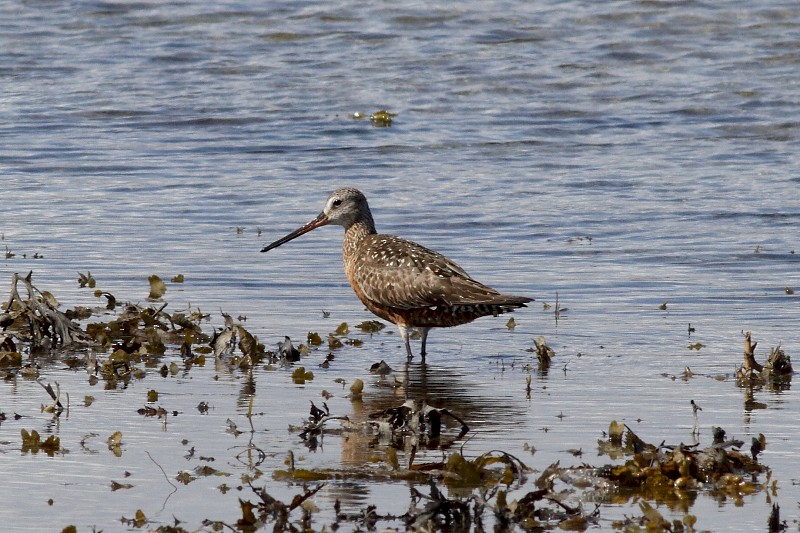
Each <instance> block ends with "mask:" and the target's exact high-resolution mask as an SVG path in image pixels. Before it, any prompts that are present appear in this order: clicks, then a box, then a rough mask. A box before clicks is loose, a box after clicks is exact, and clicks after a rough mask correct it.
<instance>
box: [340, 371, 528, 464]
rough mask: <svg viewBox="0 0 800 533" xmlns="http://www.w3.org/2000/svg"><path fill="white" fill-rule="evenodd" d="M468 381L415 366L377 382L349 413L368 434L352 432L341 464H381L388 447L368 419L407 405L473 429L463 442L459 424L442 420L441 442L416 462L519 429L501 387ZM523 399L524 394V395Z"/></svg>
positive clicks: (422, 452)
mask: <svg viewBox="0 0 800 533" xmlns="http://www.w3.org/2000/svg"><path fill="white" fill-rule="evenodd" d="M395 378H396V381H395ZM468 378H469V376H468V375H467V374H465V373H463V372H459V371H458V369H457V368H447V367H435V368H433V367H431V366H429V365H425V364H414V363H411V364H408V363H404V364H403V365H402V367H401V368H400V369H396V370H395V371H394V372H393V374H391V375H389V376H387V377H386V378H383V379H381V378H376V379H375V381H374V382H373V383H372V384H371V385H368V386H367V387H366V389H365V392H364V394H363V396H362V399H361V401H354V402H352V403H351V407H352V410H351V412H350V413H347V416H348V418H349V419H350V421H351V422H352V423H353V426H354V427H360V428H364V431H361V432H359V431H349V432H347V433H346V434H345V435H344V437H343V442H342V464H343V465H345V466H348V465H349V466H358V465H366V464H370V463H371V462H372V461H374V459H375V457H376V456H377V457H380V458H383V456H384V454H385V451H386V450H385V446H381V443H380V442H379V439H377V437H376V435H375V432H374V431H373V430H372V429H370V428H371V425H370V422H371V418H370V415H372V414H374V413H380V412H383V411H387V410H389V409H392V408H395V407H398V406H400V405H402V404H403V402H405V401H406V400H414V401H415V402H418V403H421V402H425V403H427V404H428V405H430V406H431V407H434V408H436V409H446V410H447V411H449V412H451V413H452V414H453V415H454V417H457V418H460V419H461V420H463V421H464V422H465V423H466V424H467V425H468V426H469V427H470V431H469V432H468V433H467V434H466V435H465V436H463V437H460V438H458V439H456V437H458V435H459V432H460V429H461V424H460V423H459V422H458V421H457V420H456V418H451V417H443V420H442V423H443V429H442V438H441V439H440V440H439V441H438V442H436V443H434V444H435V446H432V447H425V448H424V449H417V457H418V458H419V457H420V456H423V455H425V454H436V458H437V459H440V458H441V450H442V449H443V448H448V447H451V446H460V444H462V443H463V442H465V441H466V440H468V439H469V438H470V437H471V436H472V435H475V434H476V433H478V432H487V431H488V432H502V431H504V430H507V429H508V428H509V427H510V426H514V425H516V424H518V423H519V419H520V418H521V417H522V416H523V415H524V411H523V409H521V408H520V407H519V406H518V405H517V404H516V402H505V401H503V398H502V395H503V394H502V392H500V391H498V388H497V387H495V388H493V389H491V390H489V389H488V388H486V387H485V386H482V385H481V384H476V383H474V382H470V381H469V379H468ZM523 393H524V391H523V390H522V389H520V394H523ZM336 414H337V415H344V414H345V413H336ZM398 452H400V461H401V463H402V462H403V461H404V460H407V459H408V458H407V457H405V456H404V454H403V453H402V452H403V450H398ZM406 452H407V450H406Z"/></svg>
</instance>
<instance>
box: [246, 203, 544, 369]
mask: <svg viewBox="0 0 800 533" xmlns="http://www.w3.org/2000/svg"><path fill="white" fill-rule="evenodd" d="M327 224H336V225H338V226H342V227H344V229H345V232H344V244H343V245H342V254H343V256H344V270H345V273H346V274H347V279H348V280H349V281H350V285H351V286H352V287H353V290H354V291H355V293H356V296H358V299H359V300H361V302H363V304H364V305H365V306H366V307H367V309H369V310H370V311H372V312H373V313H374V314H376V315H378V316H379V317H380V318H383V319H384V320H388V321H389V322H392V323H394V324H396V325H397V327H398V329H399V330H400V335H401V336H402V338H403V342H404V343H405V345H406V353H407V354H408V358H409V359H411V358H412V357H413V355H412V353H411V343H410V342H409V337H408V330H409V329H410V328H415V329H417V330H418V331H419V333H420V336H421V337H422V349H421V350H420V355H421V356H422V361H425V343H426V341H427V339H428V331H429V330H430V329H431V328H440V327H450V326H458V325H460V324H466V323H467V322H472V321H473V320H475V319H476V318H479V317H482V316H487V315H499V314H501V313H505V312H508V311H512V310H513V309H516V308H519V307H525V304H526V303H527V302H530V301H532V300H533V298H528V297H525V296H509V295H506V294H500V293H499V292H497V291H496V290H494V289H492V288H490V287H487V286H486V285H484V284H482V283H479V282H477V281H475V280H474V279H472V278H471V277H470V276H469V274H467V273H466V272H465V271H464V269H463V268H461V267H460V266H458V265H457V264H455V263H454V262H453V261H451V260H450V259H448V258H447V257H445V256H443V255H442V254H440V253H437V252H434V251H433V250H429V249H428V248H425V247H424V246H421V245H419V244H417V243H415V242H411V241H407V240H405V239H401V238H400V237H395V236H394V235H384V234H381V233H377V232H376V231H375V222H374V221H373V219H372V213H371V212H370V210H369V205H368V204H367V198H366V197H365V196H364V194H363V193H362V192H361V191H359V190H357V189H351V188H343V189H338V190H336V191H334V192H333V193H332V194H331V195H330V196H329V197H328V201H327V202H325V208H324V209H323V210H322V212H321V213H320V214H319V215H318V216H317V217H316V218H315V219H313V220H311V221H310V222H308V223H307V224H305V225H304V226H301V227H299V228H297V229H296V230H294V231H293V232H291V233H290V234H288V235H286V236H285V237H283V238H281V239H278V240H277V241H275V242H273V243H272V244H269V245H267V246H265V247H264V248H263V249H262V250H261V251H262V252H268V251H269V250H272V249H273V248H277V247H278V246H280V245H281V244H284V243H287V242H289V241H291V240H292V239H294V238H296V237H299V236H300V235H303V234H304V233H308V232H309V231H311V230H313V229H315V228H319V227H321V226H325V225H327Z"/></svg>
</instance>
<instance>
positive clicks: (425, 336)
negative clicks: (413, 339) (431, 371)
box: [417, 328, 431, 363]
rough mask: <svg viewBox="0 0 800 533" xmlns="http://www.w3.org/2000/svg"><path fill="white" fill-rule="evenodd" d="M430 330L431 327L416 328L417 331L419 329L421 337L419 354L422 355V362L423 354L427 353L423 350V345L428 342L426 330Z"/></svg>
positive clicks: (423, 359)
mask: <svg viewBox="0 0 800 533" xmlns="http://www.w3.org/2000/svg"><path fill="white" fill-rule="evenodd" d="M430 330H431V328H417V331H419V335H420V337H422V349H421V350H420V355H421V356H422V362H423V363H424V362H425V355H426V354H427V351H426V350H425V345H426V344H427V342H428V332H429V331H430Z"/></svg>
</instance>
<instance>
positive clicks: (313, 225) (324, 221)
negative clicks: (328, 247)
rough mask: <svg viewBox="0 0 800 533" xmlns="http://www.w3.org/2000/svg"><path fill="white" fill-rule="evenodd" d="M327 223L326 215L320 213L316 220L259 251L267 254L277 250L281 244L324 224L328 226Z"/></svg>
mask: <svg viewBox="0 0 800 533" xmlns="http://www.w3.org/2000/svg"><path fill="white" fill-rule="evenodd" d="M328 222H329V220H328V215H326V214H325V213H320V214H319V215H318V216H317V218H315V219H314V220H312V221H311V222H309V223H307V224H305V225H304V226H301V227H299V228H297V229H296V230H294V231H293V232H291V233H290V234H289V235H287V236H285V237H281V238H280V239H278V240H277V241H275V242H273V243H272V244H268V245H266V246H265V247H263V248H262V249H261V251H262V252H269V251H270V250H272V249H273V248H277V247H278V246H280V245H281V244H285V243H287V242H289V241H291V240H292V239H296V238H297V237H299V236H300V235H303V234H305V233H308V232H309V231H311V230H312V229H316V228H319V227H322V226H325V225H326V224H328Z"/></svg>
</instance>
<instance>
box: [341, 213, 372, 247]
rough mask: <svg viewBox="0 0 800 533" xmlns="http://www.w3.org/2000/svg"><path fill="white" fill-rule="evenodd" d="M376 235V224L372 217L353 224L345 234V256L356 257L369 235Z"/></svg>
mask: <svg viewBox="0 0 800 533" xmlns="http://www.w3.org/2000/svg"><path fill="white" fill-rule="evenodd" d="M375 233H377V232H376V231H375V222H373V220H372V217H371V216H369V217H366V218H362V219H359V220H357V221H356V222H353V224H351V225H350V227H349V228H347V229H346V230H345V232H344V243H343V245H342V251H343V252H344V256H345V257H354V256H355V255H356V253H355V252H356V250H357V249H358V247H359V246H360V245H361V242H362V241H363V240H364V239H365V238H366V237H367V235H373V234H375Z"/></svg>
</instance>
